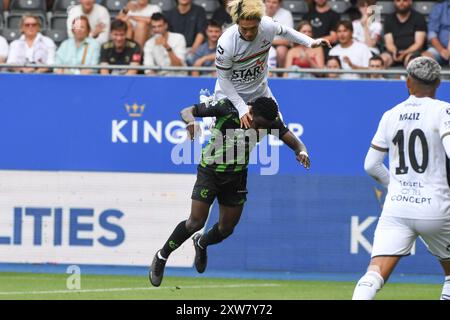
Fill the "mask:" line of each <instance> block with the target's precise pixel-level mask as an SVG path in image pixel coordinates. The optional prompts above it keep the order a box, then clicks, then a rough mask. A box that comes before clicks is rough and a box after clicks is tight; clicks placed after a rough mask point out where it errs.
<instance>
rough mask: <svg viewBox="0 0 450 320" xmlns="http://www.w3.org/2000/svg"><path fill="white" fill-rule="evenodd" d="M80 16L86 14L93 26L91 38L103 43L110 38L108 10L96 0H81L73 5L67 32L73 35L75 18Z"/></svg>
mask: <svg viewBox="0 0 450 320" xmlns="http://www.w3.org/2000/svg"><path fill="white" fill-rule="evenodd" d="M79 16H86V17H88V19H89V25H90V26H91V33H90V36H91V38H93V39H95V40H97V41H98V43H99V44H103V43H105V42H107V41H108V40H109V29H110V20H111V18H110V16H109V12H108V10H107V9H106V8H105V7H103V6H102V5H100V4H97V3H95V0H80V4H79V5H76V6H74V7H72V9H70V11H69V16H68V18H67V34H68V35H69V37H73V31H72V27H73V23H72V22H73V20H74V19H75V18H77V17H79Z"/></svg>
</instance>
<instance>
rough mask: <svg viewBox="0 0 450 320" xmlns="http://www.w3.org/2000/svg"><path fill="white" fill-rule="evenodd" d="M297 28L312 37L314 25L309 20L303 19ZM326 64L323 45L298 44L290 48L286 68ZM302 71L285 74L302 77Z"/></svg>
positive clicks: (291, 76) (312, 66) (314, 66)
mask: <svg viewBox="0 0 450 320" xmlns="http://www.w3.org/2000/svg"><path fill="white" fill-rule="evenodd" d="M297 30H298V31H299V32H301V33H303V34H306V35H307V36H310V37H312V36H313V35H312V26H311V24H310V23H309V21H306V20H304V21H301V22H300V23H299V24H298V27H297ZM324 64H325V57H324V53H323V49H322V47H317V48H307V47H304V46H301V45H296V46H294V47H293V48H291V49H289V51H288V54H287V57H286V64H285V66H284V67H285V68H286V69H289V68H323V67H324ZM302 75H305V74H301V73H297V74H294V73H286V74H285V75H284V76H285V77H288V78H293V77H299V76H300V77H302Z"/></svg>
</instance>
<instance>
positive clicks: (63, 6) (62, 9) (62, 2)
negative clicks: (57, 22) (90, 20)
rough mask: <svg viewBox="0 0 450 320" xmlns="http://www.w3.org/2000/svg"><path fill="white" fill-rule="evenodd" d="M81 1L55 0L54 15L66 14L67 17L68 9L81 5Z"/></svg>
mask: <svg viewBox="0 0 450 320" xmlns="http://www.w3.org/2000/svg"><path fill="white" fill-rule="evenodd" d="M79 3H80V1H79V0H55V2H54V3H53V9H52V12H53V14H66V15H67V9H68V8H70V7H72V6H75V5H77V4H79Z"/></svg>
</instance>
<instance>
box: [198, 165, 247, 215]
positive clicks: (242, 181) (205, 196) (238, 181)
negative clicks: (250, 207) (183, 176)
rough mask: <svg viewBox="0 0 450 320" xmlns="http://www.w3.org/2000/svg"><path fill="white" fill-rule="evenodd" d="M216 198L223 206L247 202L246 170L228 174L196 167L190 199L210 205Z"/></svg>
mask: <svg viewBox="0 0 450 320" xmlns="http://www.w3.org/2000/svg"><path fill="white" fill-rule="evenodd" d="M216 197H217V201H218V202H219V204H221V205H224V206H229V207H234V206H240V205H243V204H244V203H245V201H247V170H243V171H239V172H231V173H228V172H216V171H214V169H210V168H204V167H202V166H198V169H197V181H196V182H195V185H194V189H193V190H192V197H191V199H192V200H198V201H202V202H206V203H208V204H212V203H213V202H214V199H215V198H216Z"/></svg>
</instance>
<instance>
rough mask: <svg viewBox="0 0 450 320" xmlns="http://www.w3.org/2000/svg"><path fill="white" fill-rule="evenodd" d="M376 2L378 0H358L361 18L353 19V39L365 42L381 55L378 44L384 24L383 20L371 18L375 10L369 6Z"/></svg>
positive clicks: (375, 52)
mask: <svg viewBox="0 0 450 320" xmlns="http://www.w3.org/2000/svg"><path fill="white" fill-rule="evenodd" d="M375 4H376V0H358V1H357V7H358V9H359V11H360V12H361V18H360V19H358V20H354V21H353V39H355V40H357V41H359V42H362V43H365V44H366V45H367V46H368V47H369V48H370V51H372V53H373V54H376V55H379V54H380V49H379V48H378V44H379V41H380V40H381V34H382V31H383V26H382V24H381V22H379V21H376V20H371V19H370V18H369V17H371V15H372V14H374V12H373V10H372V9H369V7H370V6H373V5H375Z"/></svg>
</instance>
